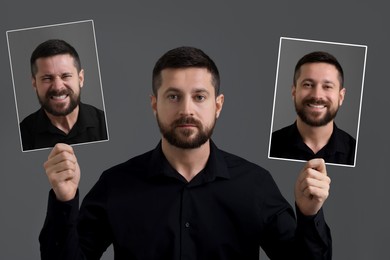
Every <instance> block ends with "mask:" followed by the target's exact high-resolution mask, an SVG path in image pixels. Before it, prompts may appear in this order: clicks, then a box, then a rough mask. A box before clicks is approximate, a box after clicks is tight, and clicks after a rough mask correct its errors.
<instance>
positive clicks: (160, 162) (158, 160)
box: [148, 140, 230, 186]
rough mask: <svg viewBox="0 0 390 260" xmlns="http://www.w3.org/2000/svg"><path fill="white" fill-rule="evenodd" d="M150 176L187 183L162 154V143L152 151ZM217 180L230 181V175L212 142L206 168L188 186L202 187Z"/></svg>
mask: <svg viewBox="0 0 390 260" xmlns="http://www.w3.org/2000/svg"><path fill="white" fill-rule="evenodd" d="M148 176H149V177H150V178H166V177H170V178H176V179H178V180H181V181H183V182H186V180H185V179H184V178H183V177H182V176H181V175H180V173H178V172H177V171H176V170H175V169H174V168H173V167H172V166H171V165H170V164H169V162H168V160H167V159H166V157H165V155H164V153H163V152H162V147H161V141H160V142H159V144H158V145H157V147H156V148H155V149H154V150H153V151H152V154H151V159H150V164H149V167H148ZM217 178H224V179H229V178H230V175H229V171H228V167H227V164H226V161H225V159H224V157H223V155H222V154H221V152H220V151H219V149H218V148H217V146H216V145H215V144H214V142H213V141H212V140H210V156H209V158H208V160H207V163H206V166H205V168H204V169H203V170H202V171H200V172H199V173H198V174H197V175H196V176H195V177H194V178H193V179H192V180H191V181H190V182H189V183H188V184H189V185H193V186H195V185H201V184H204V183H207V182H212V181H214V180H216V179H217Z"/></svg>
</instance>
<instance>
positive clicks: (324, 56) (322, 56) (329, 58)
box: [294, 51, 344, 88]
mask: <svg viewBox="0 0 390 260" xmlns="http://www.w3.org/2000/svg"><path fill="white" fill-rule="evenodd" d="M316 62H324V63H328V64H331V65H333V66H335V67H336V69H337V71H338V72H339V81H340V85H341V88H343V86H344V72H343V68H342V67H341V65H340V63H339V62H338V61H337V59H336V58H335V57H334V56H333V55H332V54H330V53H328V52H324V51H315V52H311V53H308V54H306V55H305V56H303V57H302V58H301V59H300V60H299V61H298V62H297V65H295V70H294V86H296V84H297V80H298V78H299V75H300V68H301V67H302V65H304V64H306V63H316Z"/></svg>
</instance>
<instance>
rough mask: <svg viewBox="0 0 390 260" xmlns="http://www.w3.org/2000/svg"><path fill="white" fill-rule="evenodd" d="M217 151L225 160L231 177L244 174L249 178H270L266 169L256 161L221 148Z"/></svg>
mask: <svg viewBox="0 0 390 260" xmlns="http://www.w3.org/2000/svg"><path fill="white" fill-rule="evenodd" d="M218 152H219V154H220V156H221V157H222V158H223V160H224V161H225V163H226V166H227V169H228V171H229V174H230V176H231V177H232V178H236V177H240V178H241V177H244V176H245V177H247V178H250V179H252V178H255V179H268V178H272V177H271V175H270V173H269V171H268V170H266V169H264V168H263V167H261V166H260V165H258V164H256V163H253V162H250V161H248V160H246V159H244V158H242V157H240V156H237V155H234V154H232V153H228V152H225V151H222V150H218Z"/></svg>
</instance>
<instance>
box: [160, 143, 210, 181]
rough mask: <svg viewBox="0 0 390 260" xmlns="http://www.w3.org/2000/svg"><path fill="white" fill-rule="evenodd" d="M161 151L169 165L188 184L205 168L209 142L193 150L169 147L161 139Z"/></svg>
mask: <svg viewBox="0 0 390 260" xmlns="http://www.w3.org/2000/svg"><path fill="white" fill-rule="evenodd" d="M161 145H162V151H163V153H164V155H165V157H166V158H167V160H168V162H169V163H170V165H171V166H172V167H173V168H174V169H175V170H176V171H177V172H179V173H180V175H182V176H183V177H184V178H185V179H186V180H187V181H188V182H189V181H191V180H192V179H193V178H194V177H195V176H196V175H197V174H198V173H199V172H200V171H201V170H203V169H204V167H205V166H206V163H207V160H208V158H209V155H210V141H207V142H206V143H204V144H203V145H202V146H201V147H199V148H195V149H181V148H177V147H176V146H173V145H171V144H170V143H168V141H167V140H166V139H165V138H163V139H162V142H161Z"/></svg>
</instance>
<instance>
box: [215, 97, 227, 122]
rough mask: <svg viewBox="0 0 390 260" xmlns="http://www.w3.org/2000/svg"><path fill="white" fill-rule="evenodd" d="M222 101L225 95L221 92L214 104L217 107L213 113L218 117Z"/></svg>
mask: <svg viewBox="0 0 390 260" xmlns="http://www.w3.org/2000/svg"><path fill="white" fill-rule="evenodd" d="M224 101H225V96H224V95H223V94H220V95H218V97H217V98H216V100H215V105H216V108H217V110H216V115H215V117H216V118H218V117H219V114H220V113H221V111H222V107H223V102H224Z"/></svg>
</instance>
